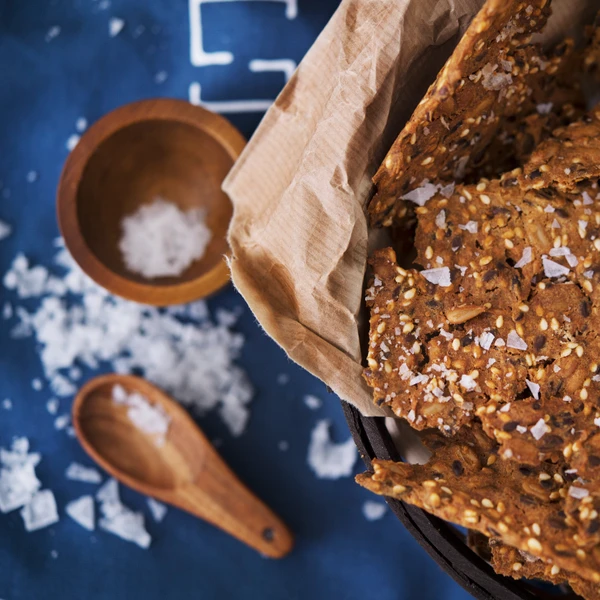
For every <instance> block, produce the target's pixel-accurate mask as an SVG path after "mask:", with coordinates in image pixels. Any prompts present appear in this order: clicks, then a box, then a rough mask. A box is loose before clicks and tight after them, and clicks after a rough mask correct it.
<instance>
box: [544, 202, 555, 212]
mask: <svg viewBox="0 0 600 600" xmlns="http://www.w3.org/2000/svg"><path fill="white" fill-rule="evenodd" d="M554 210H555V208H554V206H552V205H551V204H548V205H547V206H546V208H545V209H544V212H547V213H553V212H554Z"/></svg>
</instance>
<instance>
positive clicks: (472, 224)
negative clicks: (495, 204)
mask: <svg viewBox="0 0 600 600" xmlns="http://www.w3.org/2000/svg"><path fill="white" fill-rule="evenodd" d="M458 228H459V229H463V230H465V231H468V232H469V233H477V230H478V229H479V224H478V223H477V221H468V222H467V223H466V224H465V225H459V226H458Z"/></svg>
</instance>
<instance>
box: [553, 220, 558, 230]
mask: <svg viewBox="0 0 600 600" xmlns="http://www.w3.org/2000/svg"><path fill="white" fill-rule="evenodd" d="M552 228H553V229H560V223H559V222H558V219H554V221H552Z"/></svg>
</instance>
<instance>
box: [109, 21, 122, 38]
mask: <svg viewBox="0 0 600 600" xmlns="http://www.w3.org/2000/svg"><path fill="white" fill-rule="evenodd" d="M123 27H125V21H124V20H123V19H119V18H118V17H112V18H111V19H110V20H109V22H108V35H110V37H116V36H117V35H119V33H121V31H123Z"/></svg>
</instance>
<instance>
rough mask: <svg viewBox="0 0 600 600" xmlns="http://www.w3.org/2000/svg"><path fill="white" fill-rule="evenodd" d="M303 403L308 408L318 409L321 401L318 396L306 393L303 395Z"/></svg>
mask: <svg viewBox="0 0 600 600" xmlns="http://www.w3.org/2000/svg"><path fill="white" fill-rule="evenodd" d="M304 404H306V406H307V407H308V408H310V410H318V409H319V408H321V404H322V402H321V399H320V398H317V397H316V396H313V395H312V394H306V396H304Z"/></svg>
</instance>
